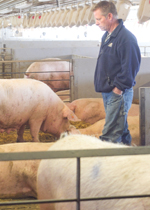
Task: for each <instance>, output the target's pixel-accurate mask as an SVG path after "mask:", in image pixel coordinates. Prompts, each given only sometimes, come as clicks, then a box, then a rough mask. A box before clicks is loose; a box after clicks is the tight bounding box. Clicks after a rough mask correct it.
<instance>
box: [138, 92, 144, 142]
mask: <svg viewBox="0 0 150 210" xmlns="http://www.w3.org/2000/svg"><path fill="white" fill-rule="evenodd" d="M139 99H140V100H139V105H140V142H141V145H142V146H144V145H145V88H139Z"/></svg>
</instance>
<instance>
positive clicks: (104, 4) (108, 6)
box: [93, 1, 118, 18]
mask: <svg viewBox="0 0 150 210" xmlns="http://www.w3.org/2000/svg"><path fill="white" fill-rule="evenodd" d="M97 9H101V11H102V14H103V16H105V17H106V16H107V15H108V13H112V14H113V16H114V17H116V18H117V15H118V14H117V9H116V7H115V5H114V4H113V3H112V2H109V1H100V2H99V3H97V4H96V5H95V7H94V9H93V12H94V11H96V10H97Z"/></svg>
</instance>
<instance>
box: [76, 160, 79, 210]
mask: <svg viewBox="0 0 150 210" xmlns="http://www.w3.org/2000/svg"><path fill="white" fill-rule="evenodd" d="M76 193H77V205H76V210H80V158H79V157H78V158H77V187H76Z"/></svg>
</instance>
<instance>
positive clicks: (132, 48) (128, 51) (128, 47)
mask: <svg viewBox="0 0 150 210" xmlns="http://www.w3.org/2000/svg"><path fill="white" fill-rule="evenodd" d="M118 56H119V58H120V64H121V71H120V72H119V73H118V74H117V76H116V77H115V79H114V85H115V86H116V87H117V88H118V89H120V90H122V91H124V90H125V89H129V88H131V87H132V86H134V85H135V77H136V75H137V73H138V71H139V68H140V62H141V53H140V49H139V47H138V45H137V42H135V41H128V42H125V43H123V44H121V45H119V47H118Z"/></svg>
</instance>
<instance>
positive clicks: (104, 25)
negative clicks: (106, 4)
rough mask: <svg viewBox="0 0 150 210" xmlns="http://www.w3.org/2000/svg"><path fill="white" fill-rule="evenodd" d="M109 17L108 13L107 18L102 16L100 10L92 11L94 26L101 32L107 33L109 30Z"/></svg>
mask: <svg viewBox="0 0 150 210" xmlns="http://www.w3.org/2000/svg"><path fill="white" fill-rule="evenodd" d="M109 16H110V13H109V14H108V15H107V17H105V16H104V15H102V12H101V10H100V9H97V10H96V11H94V17H95V21H96V25H97V26H99V27H100V29H101V30H102V31H109V29H110V19H109Z"/></svg>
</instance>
